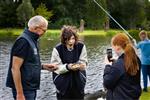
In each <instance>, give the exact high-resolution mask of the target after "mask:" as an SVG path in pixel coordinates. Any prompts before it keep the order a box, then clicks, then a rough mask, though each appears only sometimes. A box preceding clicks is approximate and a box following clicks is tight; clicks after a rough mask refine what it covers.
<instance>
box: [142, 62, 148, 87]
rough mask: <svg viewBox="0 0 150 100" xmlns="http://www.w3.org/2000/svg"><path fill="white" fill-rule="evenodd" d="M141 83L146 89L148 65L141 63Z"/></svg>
mask: <svg viewBox="0 0 150 100" xmlns="http://www.w3.org/2000/svg"><path fill="white" fill-rule="evenodd" d="M142 75H143V85H144V88H145V89H147V82H148V77H149V80H150V65H142Z"/></svg>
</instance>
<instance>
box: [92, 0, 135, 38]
mask: <svg viewBox="0 0 150 100" xmlns="http://www.w3.org/2000/svg"><path fill="white" fill-rule="evenodd" d="M93 1H94V2H95V3H96V4H97V5H98V6H99V7H100V8H101V9H102V10H103V11H104V12H105V13H106V14H107V15H108V16H109V17H110V18H111V19H112V20H113V21H114V22H115V23H116V24H117V25H118V26H119V27H120V28H121V29H122V30H123V31H124V32H125V33H126V34H127V35H128V36H129V37H130V38H131V39H132V40H133V39H134V38H133V37H132V36H131V35H130V34H129V33H128V32H127V31H126V30H125V29H124V28H123V27H122V26H121V25H120V24H119V23H118V22H117V21H116V20H115V19H114V18H113V17H112V16H111V15H110V14H109V13H108V12H107V11H106V10H105V9H104V8H103V7H102V6H101V5H100V4H99V3H98V2H97V1H96V0H93Z"/></svg>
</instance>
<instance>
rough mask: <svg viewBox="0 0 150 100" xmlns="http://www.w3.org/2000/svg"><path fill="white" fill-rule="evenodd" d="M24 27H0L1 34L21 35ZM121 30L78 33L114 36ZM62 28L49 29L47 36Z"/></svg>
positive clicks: (56, 32)
mask: <svg viewBox="0 0 150 100" xmlns="http://www.w3.org/2000/svg"><path fill="white" fill-rule="evenodd" d="M22 31H23V29H14V28H5V29H0V35H1V36H13V35H20V34H21V33H22ZM119 31H121V30H109V31H107V32H106V31H104V30H85V31H84V32H83V33H78V34H79V35H90V36H91V35H103V36H105V35H108V36H112V34H115V33H117V32H119ZM60 32H61V31H60V29H57V30H53V29H48V30H47V32H46V34H45V35H46V36H50V35H55V34H60Z"/></svg>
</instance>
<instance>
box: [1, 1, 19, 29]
mask: <svg viewBox="0 0 150 100" xmlns="http://www.w3.org/2000/svg"><path fill="white" fill-rule="evenodd" d="M17 6H18V3H15V2H13V0H1V1H0V26H1V27H14V26H16V24H17V23H16V22H17V19H16V17H17V15H16V8H17Z"/></svg>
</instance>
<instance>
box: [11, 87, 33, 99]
mask: <svg viewBox="0 0 150 100" xmlns="http://www.w3.org/2000/svg"><path fill="white" fill-rule="evenodd" d="M12 93H13V97H14V100H16V96H17V93H16V90H14V89H12ZM23 93H24V96H25V99H26V100H35V99H36V90H31V91H23Z"/></svg>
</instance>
